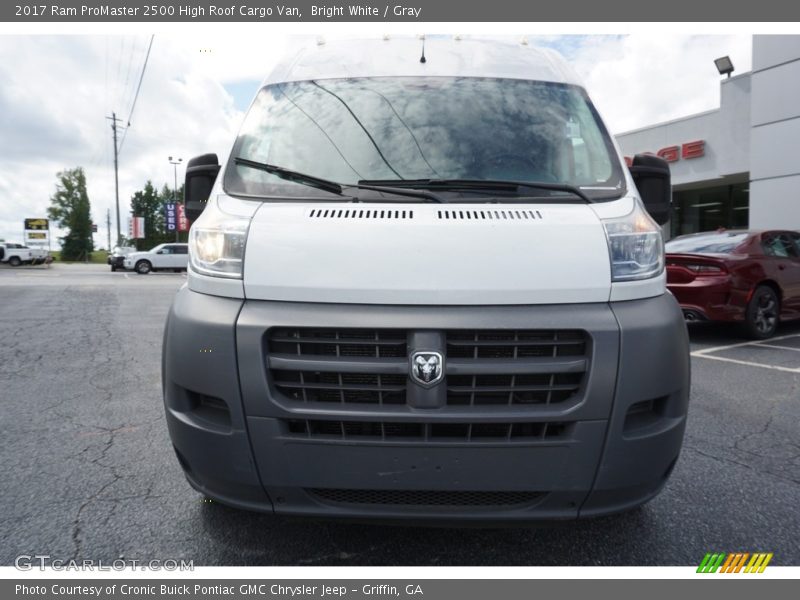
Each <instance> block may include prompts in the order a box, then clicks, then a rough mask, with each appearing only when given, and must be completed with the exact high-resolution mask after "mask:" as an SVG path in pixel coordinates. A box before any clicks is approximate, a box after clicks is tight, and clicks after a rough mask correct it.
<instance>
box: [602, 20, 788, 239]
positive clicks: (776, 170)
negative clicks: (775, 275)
mask: <svg viewBox="0 0 800 600" xmlns="http://www.w3.org/2000/svg"><path fill="white" fill-rule="evenodd" d="M709 67H710V68H712V69H713V65H709ZM720 87H721V89H720V107H719V108H718V109H715V110H710V111H707V112H703V113H699V114H695V115H691V116H688V117H684V118H681V119H675V120H672V121H668V122H666V123H659V124H656V125H652V126H649V127H644V128H641V129H636V130H634V131H628V132H626V133H622V134H619V135H617V136H616V137H617V141H618V142H619V145H620V148H621V149H622V152H623V154H625V156H626V157H631V156H633V155H634V154H638V153H641V152H653V153H657V154H659V155H660V156H662V157H663V158H665V159H666V160H667V161H669V162H670V168H671V171H672V184H673V215H672V219H671V224H670V229H671V231H670V233H671V236H676V235H682V234H686V233H694V232H697V231H708V230H713V229H717V228H719V227H724V228H744V227H749V228H752V229H767V228H784V229H800V36H789V35H769V36H758V35H757V36H754V37H753V70H752V72H750V73H744V74H741V75H735V76H731V77H728V78H726V79H723V80H722V82H721V85H720Z"/></svg>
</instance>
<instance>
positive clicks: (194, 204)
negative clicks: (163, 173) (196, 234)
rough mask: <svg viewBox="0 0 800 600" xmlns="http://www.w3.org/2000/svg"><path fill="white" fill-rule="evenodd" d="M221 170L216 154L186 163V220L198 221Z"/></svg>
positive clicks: (198, 157)
mask: <svg viewBox="0 0 800 600" xmlns="http://www.w3.org/2000/svg"><path fill="white" fill-rule="evenodd" d="M219 168H220V167H219V159H218V158H217V155H216V154H203V155H201V156H195V157H194V158H193V159H191V160H190V161H189V162H188V163H186V183H185V185H184V188H183V189H184V201H185V208H186V218H187V219H189V220H190V221H194V220H195V219H197V217H199V216H200V214H201V213H202V212H203V209H204V208H205V207H206V202H208V198H209V196H210V195H211V188H212V187H214V182H215V181H216V179H217V173H219Z"/></svg>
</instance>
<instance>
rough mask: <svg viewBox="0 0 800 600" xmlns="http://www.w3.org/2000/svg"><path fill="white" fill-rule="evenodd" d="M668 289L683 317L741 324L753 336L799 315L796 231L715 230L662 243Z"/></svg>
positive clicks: (799, 256)
mask: <svg viewBox="0 0 800 600" xmlns="http://www.w3.org/2000/svg"><path fill="white" fill-rule="evenodd" d="M666 264H667V287H668V288H669V290H670V291H671V292H672V293H673V294H674V295H675V297H676V298H677V299H678V302H679V303H680V305H681V308H682V309H683V314H684V316H685V318H686V320H687V321H689V322H692V321H733V322H739V323H742V324H743V325H744V327H745V330H746V331H747V333H748V334H749V335H750V336H752V337H754V338H757V339H765V338H768V337H770V336H772V335H773V334H774V333H775V330H776V329H777V327H778V323H779V322H780V321H782V320H789V319H797V318H800V233H798V232H796V231H780V230H775V231H733V230H731V231H713V232H705V233H695V234H692V235H684V236H681V237H677V238H675V239H673V240H670V241H669V242H667V244H666Z"/></svg>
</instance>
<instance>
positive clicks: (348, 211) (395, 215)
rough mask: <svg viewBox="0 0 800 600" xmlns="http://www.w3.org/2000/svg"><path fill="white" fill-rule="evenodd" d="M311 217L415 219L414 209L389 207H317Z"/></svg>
mask: <svg viewBox="0 0 800 600" xmlns="http://www.w3.org/2000/svg"><path fill="white" fill-rule="evenodd" d="M308 218H309V219H383V220H387V219H392V220H403V219H413V218H414V211H413V210H409V209H394V208H392V209H387V208H315V209H313V210H312V211H311V212H310V213H308Z"/></svg>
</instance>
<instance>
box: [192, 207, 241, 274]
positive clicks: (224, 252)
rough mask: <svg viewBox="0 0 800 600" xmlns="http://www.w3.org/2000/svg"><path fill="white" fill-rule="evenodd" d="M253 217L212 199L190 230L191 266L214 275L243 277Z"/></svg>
mask: <svg viewBox="0 0 800 600" xmlns="http://www.w3.org/2000/svg"><path fill="white" fill-rule="evenodd" d="M249 226H250V219H242V218H237V217H233V216H232V215H228V214H226V213H223V212H221V211H220V210H219V209H218V208H217V207H216V202H209V203H208V205H207V206H206V209H205V210H204V211H203V214H202V215H201V216H200V218H199V219H198V220H197V222H196V223H195V224H194V225H192V228H191V230H190V231H189V262H190V263H191V266H192V270H193V271H195V272H197V273H201V274H203V275H211V276H214V277H228V278H231V279H241V278H242V266H243V264H244V246H245V242H246V241H247V228H248V227H249Z"/></svg>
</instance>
